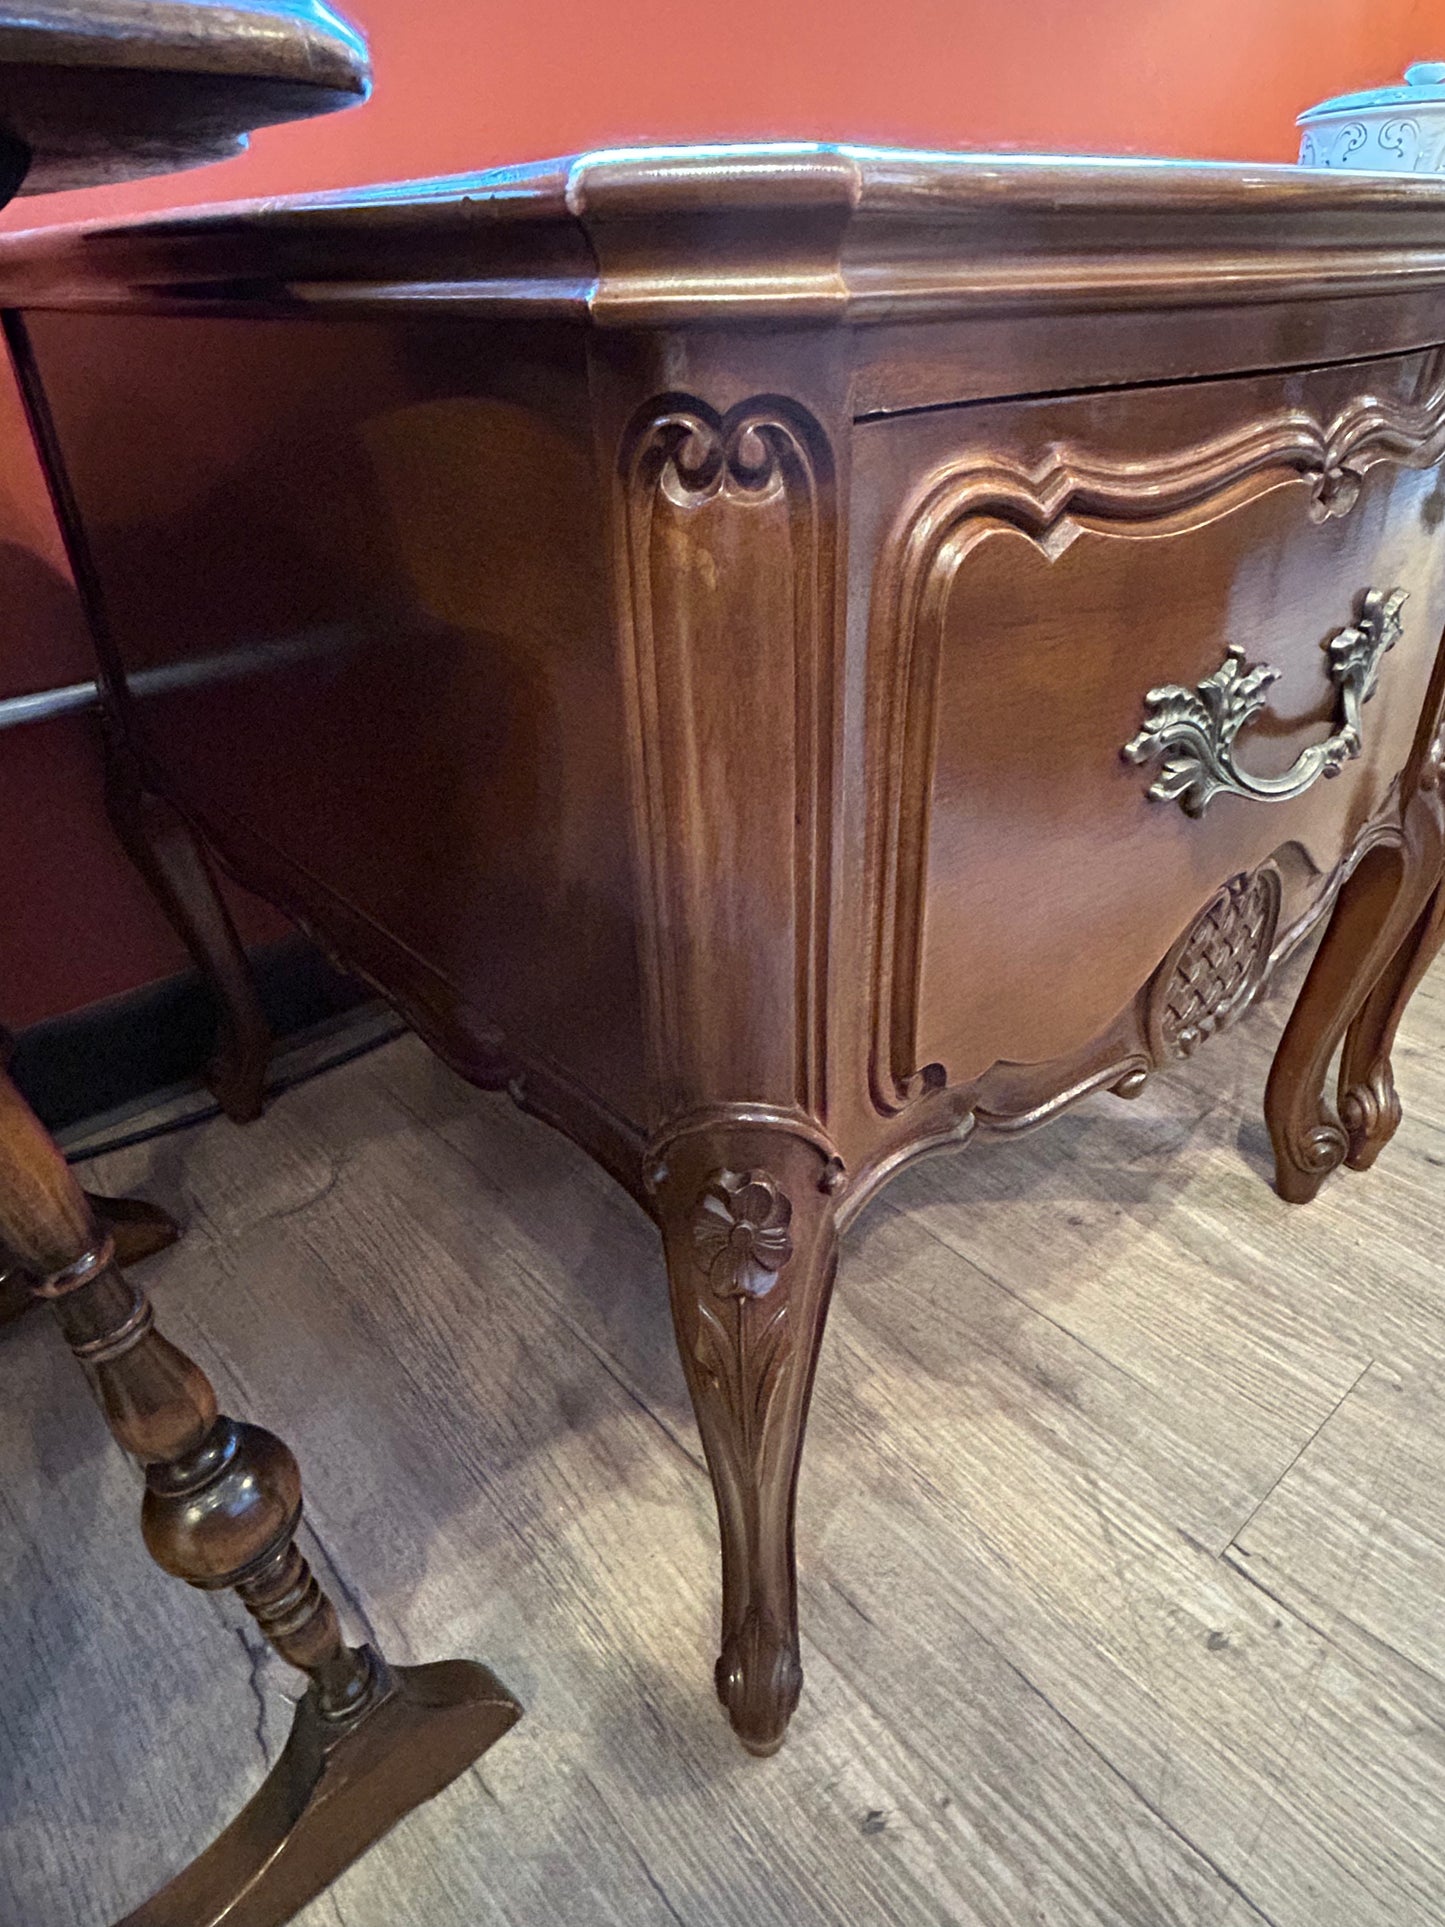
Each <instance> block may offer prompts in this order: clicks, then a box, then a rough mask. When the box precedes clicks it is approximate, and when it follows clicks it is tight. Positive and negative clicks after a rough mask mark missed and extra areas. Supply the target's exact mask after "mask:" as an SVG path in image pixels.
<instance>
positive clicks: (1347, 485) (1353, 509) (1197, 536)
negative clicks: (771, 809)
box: [855, 355, 1445, 1108]
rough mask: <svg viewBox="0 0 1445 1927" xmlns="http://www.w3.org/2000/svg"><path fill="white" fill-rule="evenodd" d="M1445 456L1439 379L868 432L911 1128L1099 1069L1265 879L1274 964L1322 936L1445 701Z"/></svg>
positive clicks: (1356, 375) (1129, 402) (1383, 366)
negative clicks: (1290, 937) (1197, 923)
mask: <svg viewBox="0 0 1445 1927" xmlns="http://www.w3.org/2000/svg"><path fill="white" fill-rule="evenodd" d="M1442 448H1445V359H1441V358H1439V357H1437V356H1434V355H1432V356H1412V357H1407V358H1402V359H1399V360H1394V361H1388V362H1377V363H1370V364H1359V365H1355V366H1352V367H1348V368H1333V369H1327V370H1316V371H1311V372H1307V373H1304V374H1294V375H1288V376H1280V375H1276V376H1271V377H1267V378H1251V379H1241V380H1232V381H1224V382H1200V383H1183V384H1179V385H1177V386H1173V387H1169V388H1155V389H1141V390H1132V391H1125V392H1120V393H1114V394H1107V395H1103V394H1101V395H1094V396H1078V397H1073V398H1070V399H1064V400H1044V401H1037V402H1030V403H1016V404H1012V405H1008V406H1003V405H1000V406H996V407H980V408H967V409H957V410H950V411H946V412H944V413H941V414H932V415H924V416H919V417H915V418H912V419H910V420H907V421H896V420H895V421H891V422H888V421H885V422H877V423H871V424H865V425H862V426H861V427H860V428H859V430H858V435H857V450H856V458H855V501H857V502H858V503H860V504H866V505H868V506H867V507H866V508H863V509H861V510H860V513H859V517H858V519H857V520H856V521H855V542H858V541H860V540H861V541H862V542H864V543H865V544H867V545H868V550H869V552H871V553H872V554H873V556H874V558H875V562H874V582H873V597H872V611H871V618H870V624H871V626H870V644H869V656H870V710H869V730H870V744H869V749H870V757H871V759H872V763H873V767H874V769H875V770H876V771H877V772H878V781H877V783H876V784H875V786H874V791H873V793H874V795H875V796H876V798H877V799H878V800H877V807H876V814H875V821H874V824H873V836H872V848H873V850H874V852H875V865H874V874H875V877H876V878H877V879H878V888H879V899H878V906H877V910H878V914H877V929H876V937H877V950H876V970H875V973H874V988H875V1000H876V1008H875V1036H874V1075H873V1082H874V1091H875V1098H876V1099H877V1100H878V1101H879V1102H880V1103H881V1104H882V1105H883V1107H884V1108H895V1107H896V1106H897V1105H898V1104H900V1103H902V1102H905V1101H907V1099H908V1098H909V1097H910V1096H911V1095H915V1094H917V1092H918V1091H919V1090H920V1089H927V1088H931V1087H933V1086H935V1085H937V1084H941V1083H945V1082H946V1083H948V1084H950V1085H959V1084H966V1083H969V1082H971V1081H972V1080H975V1079H977V1078H979V1077H980V1076H981V1075H982V1074H983V1073H985V1072H987V1071H988V1070H989V1069H990V1068H991V1067H993V1066H996V1065H1034V1064H1041V1063H1044V1062H1054V1061H1056V1060H1063V1061H1069V1060H1071V1059H1077V1058H1078V1057H1079V1054H1080V1053H1081V1052H1084V1051H1085V1050H1086V1047H1087V1046H1088V1044H1089V1041H1090V1040H1091V1039H1096V1038H1098V1037H1100V1036H1101V1035H1102V1034H1104V1033H1105V1032H1106V1031H1108V1030H1109V1027H1110V1026H1111V1024H1114V1025H1117V1022H1118V1020H1119V1018H1120V1014H1121V1013H1122V1012H1124V1011H1126V1010H1127V1009H1128V1008H1129V1007H1130V1006H1131V1004H1132V1003H1134V1002H1135V1001H1136V1000H1137V999H1138V998H1139V996H1140V994H1141V992H1142V989H1143V987H1144V986H1145V985H1147V984H1148V982H1149V980H1150V978H1151V976H1152V975H1153V973H1155V971H1156V970H1157V969H1158V967H1159V965H1160V964H1161V962H1162V960H1163V959H1165V958H1166V956H1168V955H1169V953H1170V952H1171V949H1172V948H1173V946H1175V945H1176V943H1177V942H1179V941H1180V940H1181V939H1182V937H1183V936H1184V934H1185V933H1186V932H1187V931H1188V930H1189V929H1190V926H1191V925H1192V924H1193V922H1194V920H1195V919H1196V918H1197V917H1198V916H1199V915H1200V913H1201V911H1202V910H1204V909H1205V908H1206V906H1208V905H1209V904H1210V902H1211V899H1212V898H1214V897H1215V895H1216V893H1217V892H1219V891H1220V890H1221V888H1223V887H1226V886H1228V884H1229V883H1230V881H1231V879H1235V878H1238V877H1240V876H1242V875H1245V876H1247V875H1251V874H1252V873H1254V872H1255V871H1257V870H1258V869H1259V868H1260V866H1261V865H1266V864H1267V865H1268V866H1269V870H1268V874H1269V878H1270V881H1269V883H1268V885H1267V887H1261V888H1260V889H1259V890H1257V891H1256V892H1255V893H1254V896H1253V897H1252V898H1251V899H1250V901H1249V902H1247V903H1241V905H1239V906H1238V907H1239V908H1240V910H1241V912H1242V914H1243V917H1244V922H1245V924H1246V925H1247V926H1248V930H1247V932H1246V934H1247V935H1248V937H1249V939H1250V940H1252V941H1254V942H1255V943H1256V944H1259V943H1261V942H1263V944H1264V945H1265V946H1266V947H1267V946H1268V943H1269V941H1270V940H1271V936H1272V934H1273V933H1274V932H1275V931H1276V930H1278V931H1280V932H1283V931H1285V930H1287V929H1288V928H1289V927H1290V925H1291V924H1292V923H1297V922H1298V920H1299V919H1300V918H1301V917H1302V916H1304V915H1306V914H1307V913H1308V911H1309V910H1310V908H1311V906H1312V905H1313V904H1314V903H1317V902H1318V900H1319V899H1320V897H1321V895H1322V893H1323V892H1324V891H1325V890H1327V889H1328V887H1329V885H1330V882H1331V879H1332V878H1333V877H1334V876H1335V875H1336V874H1337V873H1338V870H1339V867H1340V866H1341V864H1342V863H1343V862H1344V861H1346V860H1348V857H1349V855H1350V853H1351V852H1352V851H1353V850H1354V849H1355V848H1356V847H1357V846H1358V844H1359V842H1360V840H1361V838H1362V837H1363V836H1364V835H1365V834H1366V833H1367V832H1368V830H1369V827H1370V825H1371V824H1372V822H1373V821H1375V820H1377V819H1378V818H1379V816H1380V814H1381V812H1382V811H1384V810H1385V809H1386V808H1387V807H1389V806H1390V803H1391V788H1392V784H1393V783H1394V781H1395V779H1396V778H1397V776H1398V774H1399V772H1400V770H1401V768H1402V766H1403V765H1404V763H1405V761H1406V760H1407V758H1408V757H1409V754H1410V750H1411V745H1412V742H1413V740H1414V735H1415V731H1416V728H1417V725H1418V722H1419V718H1420V712H1421V709H1422V706H1423V704H1424V702H1425V700H1426V696H1427V691H1428V689H1429V686H1430V679H1431V672H1432V668H1433V665H1434V661H1435V656H1436V653H1437V646H1438V643H1439V638H1440V635H1441V629H1442V623H1445V543H1442V540H1441V522H1442V517H1445V479H1442V475H1441V472H1440V468H1439V466H1438V461H1439V457H1440V455H1441V453H1442ZM870 516H872V517H873V518H875V529H874V530H870V529H868V528H866V527H865V526H864V524H866V522H867V520H868V518H869V517H870ZM1397 591H1401V592H1403V600H1401V599H1400V597H1399V596H1397V594H1396V592H1397ZM1332 645H1333V646H1332ZM1386 645H1388V646H1386ZM1257 667H1259V668H1264V669H1267V671H1268V672H1270V673H1268V674H1266V675H1264V676H1263V677H1251V676H1250V675H1249V672H1250V671H1251V670H1252V669H1255V668H1257ZM1372 685H1373V687H1372V688H1371V686H1372ZM1165 690H1170V691H1172V694H1171V695H1169V696H1168V697H1166V696H1165V695H1164V694H1163V693H1162V692H1163V691H1165ZM1367 690H1369V691H1370V692H1371V693H1369V694H1368V699H1367V700H1363V701H1362V700H1361V699H1362V698H1364V697H1365V695H1366V692H1367ZM1151 692H1153V695H1152V699H1151ZM1151 725H1152V731H1151V727H1150V726H1151ZM1131 759H1132V760H1131ZM1276 874H1277V878H1278V881H1277V882H1275V881H1274V878H1275V876H1276ZM1238 935H1239V933H1237V932H1236V933H1231V941H1233V940H1235V939H1236V938H1237V937H1238ZM1240 940H1242V939H1240ZM1224 961H1225V963H1226V965H1227V964H1228V962H1229V960H1228V959H1225V960H1224ZM1226 974H1227V970H1226Z"/></svg>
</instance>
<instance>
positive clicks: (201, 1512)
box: [0, 1072, 520, 1927]
mask: <svg viewBox="0 0 1445 1927" xmlns="http://www.w3.org/2000/svg"><path fill="white" fill-rule="evenodd" d="M0 1241H3V1245H4V1247H5V1249H6V1250H7V1251H8V1252H9V1253H11V1254H12V1255H13V1258H14V1261H15V1262H16V1264H18V1266H19V1267H20V1268H21V1270H22V1271H23V1272H25V1273H26V1274H28V1275H29V1277H30V1278H31V1279H33V1280H34V1281H35V1282H34V1284H33V1286H32V1289H33V1290H34V1293H35V1295H36V1296H37V1297H38V1298H39V1299H41V1300H42V1301H43V1302H45V1303H48V1304H49V1305H50V1307H51V1309H52V1311H53V1312H54V1314H55V1318H56V1321H57V1323H58V1324H59V1326H60V1329H61V1331H62V1332H63V1334H64V1336H65V1339H66V1342H67V1343H68V1344H69V1346H70V1349H71V1351H72V1352H73V1353H74V1355H75V1357H76V1358H77V1359H78V1360H79V1362H80V1363H81V1365H82V1366H83V1367H84V1369H85V1372H86V1374H87V1376H88V1378H89V1379H90V1382H91V1386H92V1389H93V1391H94V1392H95V1395H96V1399H97V1402H98V1403H99V1405H100V1408H101V1411H102V1412H103V1413H104V1415H105V1419H106V1422H107V1424H108V1426H109V1428H110V1431H111V1434H112V1436H113V1437H114V1438H115V1440H116V1441H117V1443H118V1444H120V1445H121V1446H122V1447H123V1448H124V1449H125V1450H126V1451H127V1452H129V1453H130V1454H131V1455H132V1456H133V1457H134V1458H135V1459H136V1460H138V1461H139V1463H140V1464H141V1466H142V1467H143V1468H144V1472H145V1496H144V1498H143V1500H142V1506H141V1528H142V1532H143V1534H144V1537H145V1542H146V1545H147V1548H148V1549H149V1551H150V1553H151V1555H152V1557H153V1558H154V1559H155V1560H156V1562H157V1564H158V1565H160V1566H162V1567H163V1568H164V1569H165V1570H166V1571H167V1572H169V1573H173V1574H174V1575H175V1576H176V1577H178V1578H181V1579H184V1580H186V1581H187V1582H188V1583H189V1584H190V1585H193V1586H197V1587H200V1588H202V1589H205V1590H215V1589H219V1588H223V1587H232V1588H234V1589H235V1591H236V1592H237V1594H238V1595H239V1596H240V1598H241V1599H242V1601H243V1602H244V1603H245V1605H246V1607H247V1609H248V1611H249V1612H250V1613H251V1614H252V1615H253V1616H254V1617H255V1619H256V1622H257V1624H258V1625H259V1626H260V1628H261V1630H262V1631H263V1633H264V1634H265V1635H266V1637H267V1639H268V1640H270V1642H271V1644H272V1645H273V1646H274V1647H275V1649H276V1651H277V1652H278V1653H280V1654H281V1656H282V1658H283V1659H285V1660H287V1661H288V1662H289V1663H290V1664H291V1665H293V1666H296V1667H298V1668H299V1669H300V1670H301V1671H302V1672H303V1673H305V1674H306V1676H307V1678H308V1680H309V1681H310V1687H309V1690H308V1692H307V1694H306V1696H305V1698H304V1699H303V1700H302V1702H301V1705H300V1707H299V1708H298V1711H297V1716H296V1721H295V1725H294V1727H293V1729H292V1734H291V1738H290V1740H289V1741H288V1743H287V1746H286V1748H285V1750H284V1752H283V1753H282V1756H281V1758H280V1760H279V1761H278V1762H277V1764H276V1766H275V1768H274V1769H273V1770H272V1772H271V1774H270V1775H269V1777H268V1778H267V1780H266V1782H265V1784H264V1785H263V1786H262V1788H261V1790H260V1791H259V1792H258V1793H257V1795H256V1796H255V1798H254V1799H253V1800H252V1801H251V1802H250V1804H249V1805H248V1806H247V1807H246V1808H245V1809H244V1810H243V1811H242V1813H241V1814H239V1815H238V1816H237V1818H236V1820H235V1821H234V1822H233V1823H232V1825H231V1826H230V1827H228V1828H227V1829H226V1831H225V1832H224V1833H223V1834H222V1835H221V1836H220V1837H219V1839H218V1840H216V1841H215V1842H214V1843H213V1844H212V1846H211V1847H209V1848H208V1849H207V1850H206V1852H205V1853H203V1854H202V1855H201V1856H200V1857H199V1858H198V1859H197V1860H195V1861H193V1862H192V1863H191V1865H190V1866H189V1867H188V1868H186V1870H185V1871H184V1872H183V1873H181V1874H180V1875H178V1876H177V1878H176V1879H175V1880H173V1881H172V1882H171V1883H170V1885H169V1886H167V1887H165V1888H163V1889H162V1891H161V1892H160V1893H158V1894H157V1895H155V1896H154V1898H153V1899H152V1900H150V1901H148V1902H147V1903H146V1904H145V1905H144V1906H142V1907H140V1908H139V1909H137V1910H136V1911H135V1912H134V1913H132V1914H129V1915H127V1917H126V1921H125V1922H124V1923H122V1927H220V1923H222V1922H224V1923H226V1927H279V1924H280V1923H281V1922H283V1921H286V1920H289V1919H290V1918H291V1916H292V1915H293V1914H294V1913H295V1912H296V1911H297V1910H298V1909H299V1908H300V1907H301V1906H303V1905H304V1904H305V1903H306V1902H307V1901H308V1900H310V1899H311V1898H312V1897H313V1896H314V1895H315V1894H317V1893H319V1892H320V1891H321V1889H322V1888H323V1887H325V1886H326V1885H328V1884H329V1883H330V1881H331V1880H333V1879H334V1878H335V1877H336V1875H337V1874H338V1873H340V1872H341V1870H342V1869H343V1868H344V1867H345V1866H347V1865H348V1864H349V1863H350V1862H351V1861H352V1860H353V1859H355V1858H356V1856H357V1855H358V1854H359V1853H361V1852H363V1851H364V1850H365V1848H366V1847H367V1846H369V1845H370V1844H371V1842H372V1841H374V1840H375V1839H377V1838H378V1837H379V1836H380V1835H381V1834H382V1833H383V1832H385V1831H386V1829H387V1828H388V1827H389V1826H391V1825H392V1824H393V1822H394V1821H396V1820H397V1819H399V1818H400V1817H401V1815H402V1814H403V1813H406V1812H407V1811H409V1810H410V1809H411V1808H412V1807H414V1806H416V1805H418V1804H419V1803H420V1802H421V1801H422V1800H425V1799H427V1798H429V1797H430V1796H431V1794H433V1793H434V1792H436V1791H438V1790H439V1789H440V1788H441V1787H443V1786H445V1785H446V1784H447V1783H448V1782H449V1781H450V1780H452V1779H454V1778H455V1777H456V1775H457V1774H458V1773H460V1772H461V1771H463V1769H464V1768H465V1767H467V1766H468V1765H470V1764H471V1762H472V1761H473V1760H475V1759H476V1758H477V1757H478V1755H479V1754H480V1753H482V1752H483V1751H484V1750H485V1749H486V1748H487V1747H488V1746H490V1745H491V1744H492V1742H493V1741H494V1740H496V1739H498V1738H500V1737H501V1735H502V1734H503V1733H504V1732H505V1731H506V1730H507V1728H508V1727H510V1726H511V1725H512V1724H513V1722H514V1721H515V1720H516V1718H517V1716H518V1713H519V1712H520V1708H518V1706H517V1705H516V1703H515V1701H513V1700H512V1699H511V1697H510V1695H508V1694H507V1693H506V1691H505V1689H504V1688H503V1687H501V1686H500V1684H499V1683H498V1682H497V1681H496V1680H495V1679H494V1678H493V1677H492V1675H491V1674H490V1673H488V1672H487V1670H486V1669H485V1668H484V1667H480V1666H472V1665H468V1664H465V1663H463V1662H451V1663H448V1664H443V1665H440V1666H420V1667H401V1668H397V1669H395V1670H393V1669H392V1668H390V1667H389V1666H387V1664H386V1662H385V1661H384V1660H383V1659H382V1658H381V1657H380V1655H379V1654H377V1653H375V1652H373V1651H372V1650H371V1649H370V1648H369V1647H366V1648H360V1649H357V1648H353V1647H350V1646H348V1645H347V1644H346V1642H345V1640H344V1639H343V1637H342V1633H341V1626H340V1623H339V1621H338V1619H337V1615H336V1610H335V1608H334V1606H333V1605H332V1603H331V1601H330V1600H329V1599H328V1598H327V1596H326V1594H325V1593H324V1592H323V1591H322V1589H321V1587H320V1585H319V1584H318V1583H317V1580H316V1578H315V1576H314V1574H313V1573H312V1571H311V1569H310V1567H309V1566H308V1565H307V1563H306V1560H305V1558H304V1557H303V1556H302V1554H301V1552H300V1550H299V1548H298V1547H297V1545H296V1543H295V1534H296V1530H297V1527H298V1526H299V1524H300V1519H301V1479H300V1473H299V1472H298V1470H297V1466H296V1461H295V1459H294V1458H293V1457H292V1455H291V1453H290V1451H289V1450H288V1448H287V1447H286V1446H285V1445H284V1444H283V1443H282V1442H281V1440H280V1439H278V1438H275V1437H273V1436H272V1434H271V1433H269V1432H264V1431H262V1430H261V1429H260V1428H259V1427H257V1426H253V1425H246V1424H242V1423H239V1422H238V1421H236V1420H234V1419H229V1418H225V1417H223V1416H221V1415H220V1414H219V1413H218V1412H217V1409H216V1399H215V1394H214V1392H213V1391H212V1389H211V1386H210V1383H209V1382H208V1380H207V1379H206V1377H205V1375H204V1373H203V1372H202V1371H201V1370H200V1368H199V1366H197V1365H196V1364H194V1363H193V1362H192V1361H191V1360H190V1359H189V1358H187V1357H186V1356H185V1354H184V1353H182V1352H180V1351H178V1350H177V1349H176V1348H175V1346H174V1345H172V1344H170V1342H169V1341H168V1340H167V1339H165V1338H163V1337H162V1336H161V1335H160V1333H159V1332H158V1331H157V1330H156V1329H155V1324H154V1319H153V1316H152V1312H151V1307H150V1304H149V1302H148V1301H147V1299H146V1297H145V1295H144V1293H142V1292H140V1291H138V1290H137V1289H136V1288H135V1286H134V1285H132V1284H131V1283H130V1281H129V1280H128V1279H127V1278H126V1277H125V1276H124V1274H123V1273H122V1272H121V1271H120V1269H119V1268H118V1266H117V1264H116V1262H115V1246H114V1242H113V1240H112V1239H111V1237H110V1236H109V1235H108V1234H107V1233H105V1232H103V1231H102V1230H101V1229H100V1228H99V1227H98V1225H97V1223H96V1221H95V1219H94V1217H93V1215H92V1213H91V1210H90V1207H89V1203H88V1201H87V1199H86V1197H85V1195H84V1193H83V1192H82V1191H81V1190H80V1187H79V1186H78V1185H77V1184H76V1182H75V1180H74V1178H73V1177H72V1176H71V1174H70V1171H69V1169H68V1168H67V1166H66V1164H65V1161H64V1159H63V1158H62V1157H61V1156H60V1153H59V1152H58V1151H57V1150H56V1148H55V1146H54V1145H53V1144H52V1143H51V1142H50V1140H49V1138H48V1137H47V1136H46V1134H45V1132H44V1130H43V1129H42V1128H41V1126H40V1125H39V1124H38V1123H37V1121H36V1120H35V1118H34V1117H33V1115H32V1114H31V1112H30V1110H29V1109H28V1107H27V1106H26V1104H25V1102H24V1100H23V1099H22V1098H21V1096H20V1094H19V1093H18V1091H16V1089H15V1087H14V1085H13V1084H12V1083H11V1082H10V1080H9V1078H8V1077H6V1076H5V1075H4V1073H3V1072H0Z"/></svg>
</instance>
